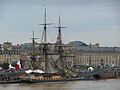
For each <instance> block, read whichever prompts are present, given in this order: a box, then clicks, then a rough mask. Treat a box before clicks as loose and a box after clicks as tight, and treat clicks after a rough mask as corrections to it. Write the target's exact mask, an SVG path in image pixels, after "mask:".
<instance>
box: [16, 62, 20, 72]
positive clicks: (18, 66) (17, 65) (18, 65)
mask: <svg viewBox="0 0 120 90" xmlns="http://www.w3.org/2000/svg"><path fill="white" fill-rule="evenodd" d="M19 69H21V62H20V61H18V62H17V64H16V70H19Z"/></svg>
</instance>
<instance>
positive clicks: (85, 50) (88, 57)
mask: <svg viewBox="0 0 120 90" xmlns="http://www.w3.org/2000/svg"><path fill="white" fill-rule="evenodd" d="M74 52H75V57H76V61H75V62H76V64H80V65H92V66H100V65H104V66H119V67H120V47H99V46H91V45H90V46H79V47H76V48H75V50H74Z"/></svg>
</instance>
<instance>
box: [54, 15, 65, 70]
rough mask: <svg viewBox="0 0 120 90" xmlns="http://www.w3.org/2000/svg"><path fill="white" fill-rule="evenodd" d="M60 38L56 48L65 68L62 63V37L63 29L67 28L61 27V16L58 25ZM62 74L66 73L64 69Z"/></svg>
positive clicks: (58, 37)
mask: <svg viewBox="0 0 120 90" xmlns="http://www.w3.org/2000/svg"><path fill="white" fill-rule="evenodd" d="M55 28H58V36H57V42H56V48H57V51H58V54H59V55H60V57H59V58H60V60H61V64H62V65H61V66H62V67H64V63H63V61H62V52H63V48H62V36H61V28H66V27H62V26H61V19H60V15H59V23H58V27H55ZM62 72H64V70H63V69H62Z"/></svg>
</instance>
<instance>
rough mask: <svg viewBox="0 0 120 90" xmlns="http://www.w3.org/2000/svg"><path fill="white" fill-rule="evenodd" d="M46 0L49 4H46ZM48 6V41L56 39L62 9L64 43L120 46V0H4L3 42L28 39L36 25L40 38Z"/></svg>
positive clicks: (0, 4) (0, 15)
mask: <svg viewBox="0 0 120 90" xmlns="http://www.w3.org/2000/svg"><path fill="white" fill-rule="evenodd" d="M44 4H45V5H46V6H44ZM45 7H46V8H47V21H48V22H51V23H54V24H53V25H51V26H48V41H49V42H55V40H56V35H57V34H56V33H57V30H56V28H53V27H55V26H57V25H58V17H59V13H60V16H61V21H62V25H63V26H65V27H67V28H65V29H63V31H62V38H63V42H64V43H68V42H69V41H74V40H80V41H82V42H85V43H86V44H89V43H92V44H95V43H100V46H120V0H0V43H3V42H4V41H10V42H12V43H14V44H17V43H26V42H27V43H28V42H31V41H30V39H29V38H30V37H31V36H32V31H33V29H34V30H35V36H36V37H38V38H39V39H38V40H37V41H38V42H40V40H41V39H40V38H41V34H42V31H43V26H39V25H38V24H39V23H43V15H44V8H45Z"/></svg>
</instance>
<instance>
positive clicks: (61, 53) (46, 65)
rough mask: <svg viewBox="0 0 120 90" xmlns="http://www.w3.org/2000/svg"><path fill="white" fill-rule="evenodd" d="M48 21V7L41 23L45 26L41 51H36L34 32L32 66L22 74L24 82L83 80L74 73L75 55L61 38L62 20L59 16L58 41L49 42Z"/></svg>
mask: <svg viewBox="0 0 120 90" xmlns="http://www.w3.org/2000/svg"><path fill="white" fill-rule="evenodd" d="M50 24H51V23H47V21H46V8H45V13H44V23H43V24H39V25H43V26H44V30H43V34H42V39H41V43H40V44H39V50H38V51H39V52H38V53H36V51H35V44H36V43H35V39H37V38H35V37H34V32H33V37H32V38H31V39H32V52H31V54H30V55H31V56H30V58H31V61H30V63H31V68H30V69H29V70H24V72H22V73H21V75H20V80H21V81H22V82H31V83H42V82H60V81H74V80H81V79H82V78H81V77H77V74H76V73H74V70H73V66H74V55H73V54H72V53H71V52H70V51H67V49H68V48H70V46H68V45H64V44H63V43H62V38H61V28H65V27H62V26H61V20H60V16H59V24H58V26H57V27H56V28H57V29H58V36H57V41H56V43H54V44H53V43H47V25H50ZM38 56H39V64H38V62H36V57H38Z"/></svg>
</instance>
